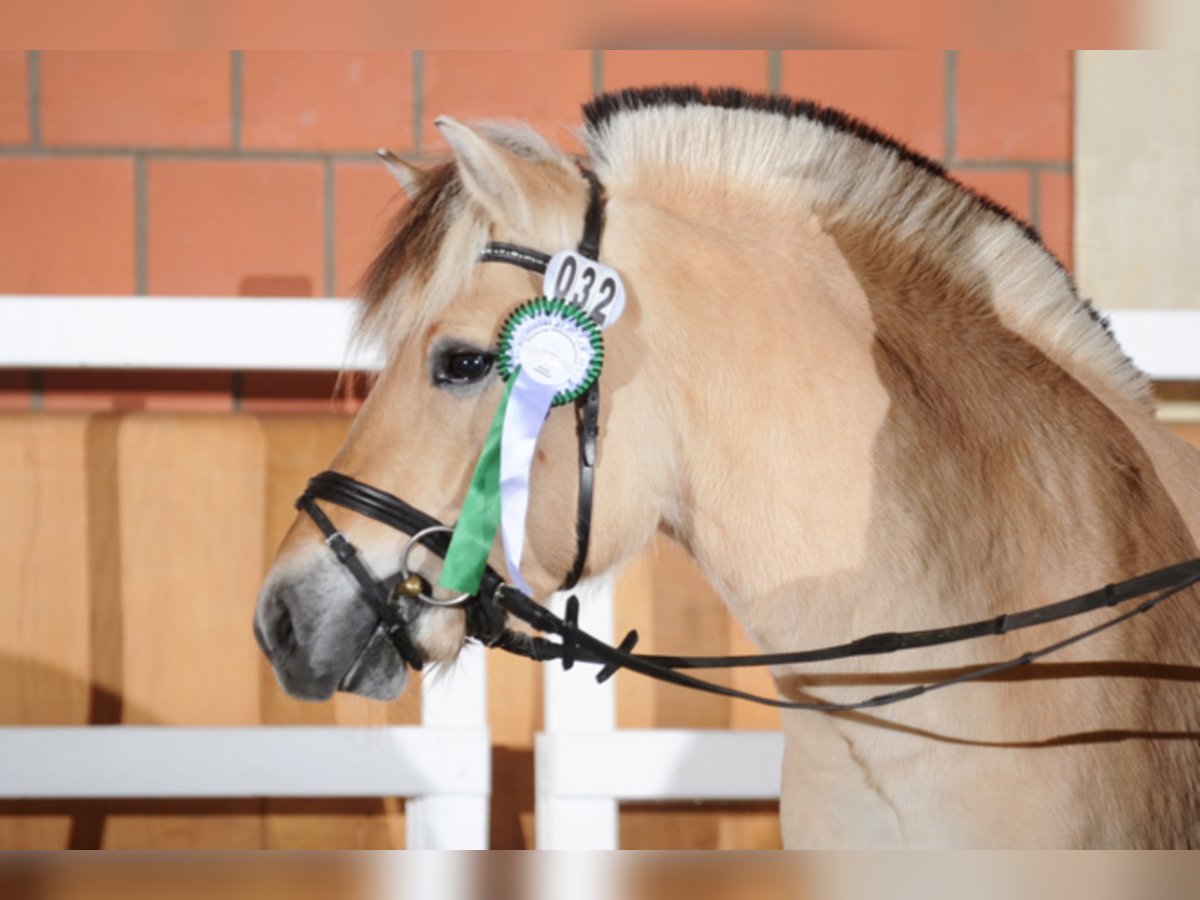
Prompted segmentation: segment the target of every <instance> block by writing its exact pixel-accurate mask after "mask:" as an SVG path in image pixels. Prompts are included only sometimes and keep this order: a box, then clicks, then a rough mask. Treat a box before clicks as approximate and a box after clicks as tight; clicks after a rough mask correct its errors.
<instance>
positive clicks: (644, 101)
mask: <svg viewBox="0 0 1200 900" xmlns="http://www.w3.org/2000/svg"><path fill="white" fill-rule="evenodd" d="M584 118H585V122H586V128H585V133H584V142H585V145H586V146H587V147H588V150H589V152H590V154H591V155H592V157H593V158H594V160H595V161H596V166H597V170H598V172H599V174H600V175H601V177H602V178H603V179H604V180H605V181H606V183H609V184H610V186H611V187H612V188H613V189H614V190H615V189H617V187H618V186H620V185H622V184H624V185H625V186H626V188H627V189H628V190H630V191H631V192H637V193H641V192H643V191H644V190H645V189H646V188H647V187H652V186H654V185H655V184H660V183H664V182H665V181H669V180H671V179H675V180H676V182H677V183H682V182H686V181H687V180H688V179H704V178H710V177H712V176H716V177H720V178H723V179H726V180H727V182H728V183H730V184H734V183H737V182H738V181H741V182H744V183H748V184H751V185H757V186H766V187H768V188H769V192H770V195H771V196H774V197H778V198H784V199H785V202H786V200H787V199H788V198H790V199H791V200H793V201H794V202H795V203H796V205H797V207H798V208H804V207H808V208H811V210H812V211H813V212H814V213H816V214H817V215H818V216H819V217H820V218H821V219H822V220H824V221H826V222H829V223H831V224H832V225H842V224H845V223H850V224H852V225H853V226H854V227H856V228H867V229H871V230H878V231H880V232H881V233H887V234H888V235H889V236H890V237H891V238H892V239H894V240H899V241H902V242H904V243H907V244H909V245H913V246H918V245H919V246H921V247H923V248H925V249H926V251H927V252H926V253H924V254H920V255H917V256H916V257H915V258H916V259H918V260H919V264H920V265H921V266H923V267H925V268H929V269H941V270H942V271H943V273H944V275H945V276H946V277H949V278H959V277H963V273H964V272H973V273H979V274H982V276H984V277H986V278H987V279H988V280H989V281H991V282H992V287H993V290H992V303H993V304H994V307H995V310H996V312H997V314H998V318H999V320H1000V321H1001V322H1002V323H1003V325H1004V326H1005V327H1008V328H1012V329H1013V330H1016V331H1018V332H1020V333H1021V334H1023V335H1024V336H1025V337H1026V338H1027V339H1029V340H1030V341H1032V342H1034V343H1035V344H1037V345H1038V346H1039V347H1042V349H1043V350H1044V351H1045V352H1047V353H1049V354H1052V355H1053V356H1054V357H1056V358H1058V359H1060V360H1061V361H1062V362H1063V364H1065V365H1067V366H1068V368H1070V369H1071V370H1072V371H1075V372H1078V373H1081V374H1082V375H1083V376H1084V377H1085V378H1087V380H1088V381H1089V382H1091V383H1099V384H1102V385H1104V386H1105V387H1107V388H1109V389H1111V390H1113V391H1115V392H1117V393H1119V394H1121V395H1122V396H1124V397H1126V398H1127V399H1128V400H1130V401H1131V402H1133V403H1134V404H1135V405H1136V406H1138V407H1140V408H1142V409H1149V408H1151V407H1152V403H1153V399H1152V396H1151V393H1150V389H1149V384H1148V382H1147V380H1146V378H1145V377H1144V375H1142V373H1141V372H1139V371H1138V370H1137V369H1136V367H1134V366H1133V364H1132V363H1131V362H1130V361H1129V359H1128V358H1127V357H1126V356H1125V355H1124V353H1123V352H1122V351H1121V349H1120V347H1119V346H1118V344H1117V343H1116V341H1115V340H1114V338H1113V335H1112V333H1111V332H1110V331H1109V329H1108V326H1107V323H1106V322H1105V321H1104V319H1103V318H1102V317H1101V316H1100V315H1099V314H1098V313H1097V312H1096V311H1095V309H1093V308H1092V306H1091V305H1090V304H1089V303H1088V302H1087V301H1086V300H1084V299H1083V298H1081V297H1080V296H1079V294H1078V293H1077V291H1076V289H1075V286H1074V284H1073V282H1072V279H1071V277H1070V275H1069V273H1067V271H1066V269H1065V268H1064V267H1063V265H1062V263H1061V262H1060V261H1058V260H1057V259H1056V258H1055V257H1054V256H1053V255H1052V254H1051V253H1050V252H1049V251H1048V250H1047V249H1046V248H1045V246H1044V245H1043V244H1042V242H1041V239H1040V237H1039V236H1038V234H1037V232H1036V230H1035V229H1033V228H1032V227H1031V226H1030V225H1028V224H1027V223H1025V222H1023V221H1021V220H1020V219H1019V218H1018V217H1016V216H1015V215H1013V214H1012V213H1011V212H1010V211H1009V210H1007V209H1005V208H1004V207H1003V206H1001V205H1000V204H998V203H996V202H995V201H993V200H991V199H990V198H987V197H984V196H982V195H979V194H977V193H976V192H974V191H973V190H971V189H970V188H968V187H966V186H964V185H963V184H962V183H960V182H959V181H957V180H955V179H954V178H953V177H951V176H950V175H949V174H948V173H947V172H946V171H945V169H944V168H943V167H942V166H941V164H939V163H938V162H936V161H934V160H931V159H929V158H928V157H925V156H923V155H921V154H920V153H917V152H915V151H913V150H912V149H910V148H909V147H907V146H905V145H904V144H902V143H901V142H899V141H897V140H895V139H894V138H892V137H890V136H889V135H887V134H885V133H883V132H881V131H879V130H877V129H875V128H872V127H871V126H869V125H867V124H865V123H863V122H861V121H860V120H858V119H855V118H853V117H852V116H849V115H846V114H844V113H842V112H839V111H838V110H834V109H830V108H828V107H824V106H821V105H820V104H817V103H814V102H811V101H805V100H794V99H792V98H789V97H784V96H778V95H769V96H768V95H758V94H751V93H747V92H744V91H740V90H736V89H732V88H719V89H711V90H702V89H700V88H697V87H654V88H642V89H630V90H624V91H618V92H614V93H610V94H605V95H603V96H600V97H597V98H595V99H593V100H592V101H591V102H589V103H588V104H587V105H586V106H585V107H584Z"/></svg>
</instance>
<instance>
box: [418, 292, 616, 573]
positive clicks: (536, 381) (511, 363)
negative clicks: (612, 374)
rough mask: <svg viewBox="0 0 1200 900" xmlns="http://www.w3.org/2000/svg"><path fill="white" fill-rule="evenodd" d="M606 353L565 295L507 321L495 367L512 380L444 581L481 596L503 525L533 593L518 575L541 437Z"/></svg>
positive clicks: (514, 569)
mask: <svg viewBox="0 0 1200 900" xmlns="http://www.w3.org/2000/svg"><path fill="white" fill-rule="evenodd" d="M603 356H604V351H603V342H602V341H601V338H600V330H599V328H598V327H597V326H596V324H595V323H594V322H593V321H592V320H591V319H590V318H589V317H588V316H587V314H586V313H583V312H581V311H580V310H578V309H576V308H574V307H572V306H570V305H568V304H567V303H565V302H563V301H561V300H546V299H545V298H539V299H537V300H533V301H530V302H529V303H526V304H524V305H522V306H520V307H519V308H518V309H517V310H516V311H515V312H514V313H513V314H512V315H511V316H510V317H509V318H508V320H507V321H506V322H505V324H504V328H503V329H502V331H501V336H500V350H499V354H498V364H499V368H500V374H501V376H502V377H503V378H504V379H505V380H506V382H507V384H506V385H505V389H504V392H503V394H501V397H500V405H499V407H498V408H497V410H496V415H495V417H494V418H493V419H492V424H491V427H490V428H489V429H488V436H487V440H486V441H485V443H484V447H483V451H482V453H480V455H479V461H478V463H476V466H475V473H474V475H473V476H472V478H471V485H470V487H469V488H468V490H467V497H466V500H465V501H464V502H463V509H462V514H461V515H460V517H459V520H458V523H457V524H456V525H455V527H454V536H453V537H452V538H451V540H450V547H449V549H448V550H447V552H446V559H445V565H444V566H443V567H442V574H441V577H440V578H439V579H438V584H439V586H441V587H444V588H446V589H448V590H452V591H457V592H461V593H467V594H474V593H476V592H477V591H478V590H479V583H480V581H481V580H482V578H483V570H484V568H485V567H486V566H487V558H488V554H489V553H490V552H491V548H492V544H493V543H494V542H495V539H496V532H497V530H499V531H500V533H501V536H502V538H503V543H504V558H505V563H506V564H507V566H508V573H509V579H510V580H511V581H512V583H513V585H514V586H515V587H517V588H519V589H520V590H522V591H524V592H525V593H526V594H529V593H531V591H530V587H529V584H528V582H527V581H526V580H525V577H524V576H523V575H522V574H521V556H522V554H523V553H524V550H525V521H526V518H527V516H528V513H529V479H530V472H531V470H532V467H533V459H534V453H535V452H536V449H537V441H538V436H539V435H540V434H541V431H542V426H543V425H544V424H545V422H546V418H547V416H548V414H549V412H550V408H551V407H552V406H560V405H562V404H564V403H570V402H571V401H572V400H574V399H576V398H577V397H579V396H581V395H582V394H583V393H584V392H585V391H586V390H587V389H588V388H590V387H591V386H592V384H593V383H594V382H595V380H596V378H598V377H599V375H600V368H601V365H602V363H603Z"/></svg>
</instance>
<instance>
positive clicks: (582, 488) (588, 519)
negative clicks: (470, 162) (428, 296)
mask: <svg viewBox="0 0 1200 900" xmlns="http://www.w3.org/2000/svg"><path fill="white" fill-rule="evenodd" d="M579 172H580V174H581V175H583V178H584V180H585V181H587V183H588V206H587V210H586V212H584V214H583V236H582V237H581V238H580V239H579V244H578V245H577V246H576V248H575V249H576V251H577V252H578V253H579V254H580V255H581V256H586V257H587V258H588V259H598V258H599V256H600V237H601V235H602V234H603V233H604V186H603V185H602V184H601V183H600V179H599V178H597V177H596V174H595V173H594V172H592V171H591V170H590V169H587V168H584V167H583V166H580V167H579ZM479 260H480V262H503V263H509V264H510V265H514V266H520V267H521V268H522V269H527V270H528V271H530V272H536V273H538V274H541V275H544V274H546V266H547V265H549V263H550V256H549V254H546V253H543V252H541V251H540V250H534V249H532V248H530V247H523V246H521V245H520V244H506V243H504V242H502V241H492V242H490V243H489V244H488V245H487V246H486V247H484V248H483V253H481V254H480V255H479ZM575 430H576V434H577V435H578V437H579V502H578V504H577V505H576V507H575V561H574V562H573V563H572V564H571V569H570V571H569V572H567V577H566V579H565V580H564V581H563V583H562V585H561V586H560V587H559V590H560V591H569V590H570V589H571V588H573V587H575V585H576V584H578V583H579V579H580V578H581V577H583V568H584V566H585V565H586V564H587V555H588V546H589V544H590V543H591V537H592V500H593V496H594V494H595V490H596V445H597V443H598V441H599V438H600V381H599V379H597V380H596V381H595V382H593V383H592V386H591V387H590V388H588V389H587V391H586V392H585V393H584V394H583V396H581V397H580V398H579V399H578V400H576V401H575Z"/></svg>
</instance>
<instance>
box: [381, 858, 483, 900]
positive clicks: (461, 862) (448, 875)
mask: <svg viewBox="0 0 1200 900" xmlns="http://www.w3.org/2000/svg"><path fill="white" fill-rule="evenodd" d="M373 858H374V861H375V865H376V869H375V885H374V888H375V889H374V890H373V891H372V895H373V897H374V898H375V900H424V898H429V900H434V898H436V900H467V897H468V896H470V893H469V888H468V884H467V882H468V875H469V873H470V864H471V862H472V860H471V859H469V857H468V854H466V853H457V852H454V851H442V852H437V851H435V850H421V851H416V852H408V851H399V850H391V851H386V852H384V853H379V854H374V856H373Z"/></svg>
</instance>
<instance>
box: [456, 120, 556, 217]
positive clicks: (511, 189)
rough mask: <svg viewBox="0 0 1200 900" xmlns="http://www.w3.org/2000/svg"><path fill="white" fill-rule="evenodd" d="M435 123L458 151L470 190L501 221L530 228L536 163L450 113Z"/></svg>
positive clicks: (462, 171) (461, 171)
mask: <svg viewBox="0 0 1200 900" xmlns="http://www.w3.org/2000/svg"><path fill="white" fill-rule="evenodd" d="M433 124H434V125H436V126H437V127H438V130H439V131H441V133H442V137H444V138H445V139H446V141H447V143H449V144H450V149H451V150H453V151H454V158H455V160H456V161H457V163H458V172H459V176H460V177H461V178H462V182H463V186H464V187H465V188H466V189H467V192H468V193H470V194H471V196H472V197H474V198H475V200H477V201H478V202H479V204H480V205H481V206H483V208H484V209H485V210H486V211H487V212H488V213H489V214H490V215H491V216H492V218H493V219H495V220H496V221H497V222H505V223H508V224H510V225H514V226H516V227H517V228H519V229H522V230H525V231H528V230H529V227H530V225H531V222H532V218H533V217H532V215H531V211H530V196H529V187H531V186H532V185H533V184H534V177H535V176H534V172H533V167H534V165H535V163H534V162H533V161H532V160H529V159H525V158H523V157H520V156H518V155H517V154H515V153H513V152H512V151H511V150H509V149H507V148H506V147H502V146H501V145H499V144H497V143H495V142H493V141H490V140H488V139H487V138H485V137H483V136H482V135H481V134H479V133H478V132H477V131H475V130H474V129H472V128H469V127H467V126H466V125H464V124H462V123H461V122H459V121H456V120H455V119H452V118H450V117H449V116H438V118H437V119H435V120H434V123H433Z"/></svg>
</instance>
